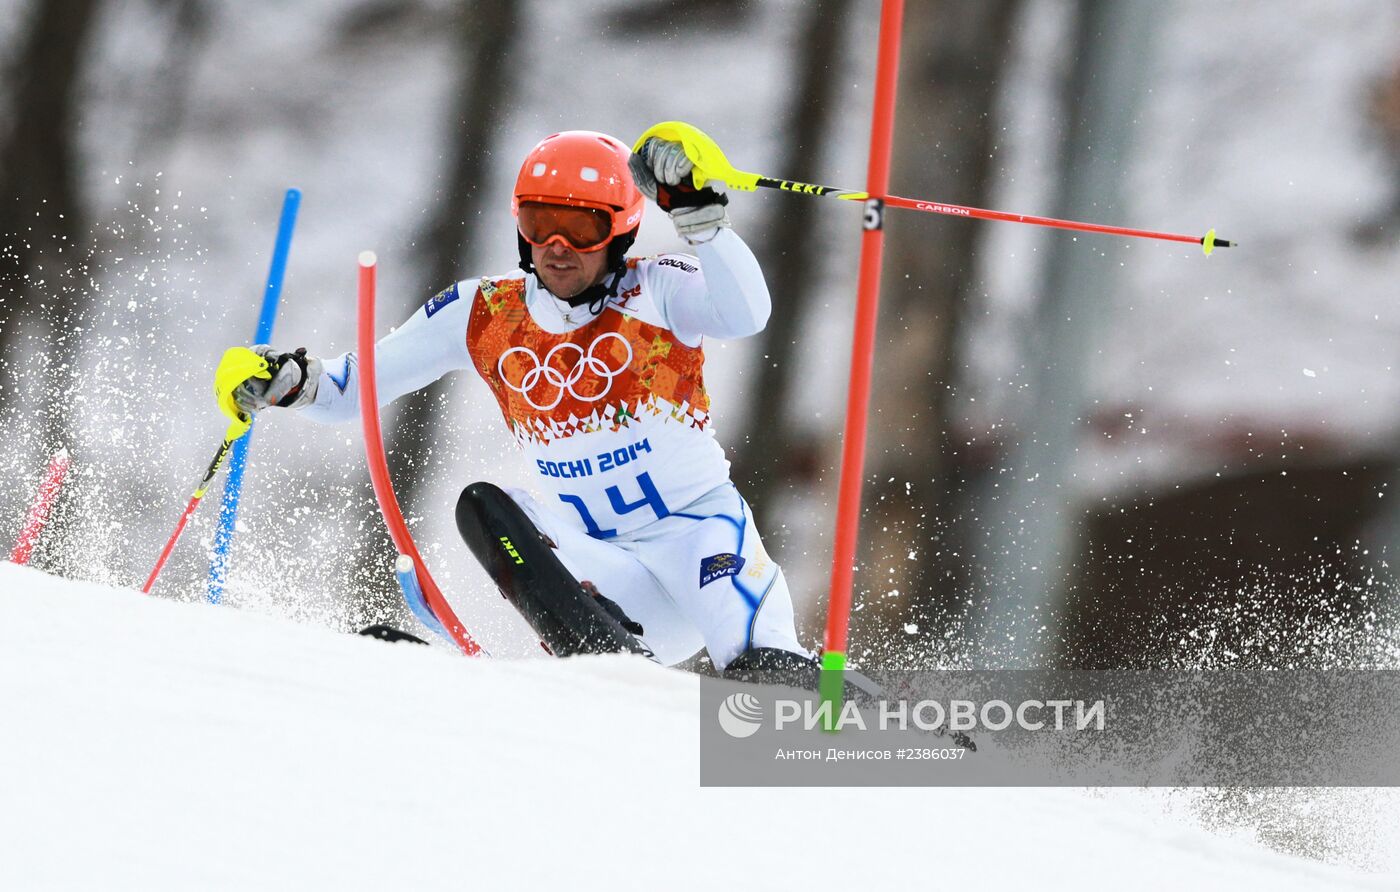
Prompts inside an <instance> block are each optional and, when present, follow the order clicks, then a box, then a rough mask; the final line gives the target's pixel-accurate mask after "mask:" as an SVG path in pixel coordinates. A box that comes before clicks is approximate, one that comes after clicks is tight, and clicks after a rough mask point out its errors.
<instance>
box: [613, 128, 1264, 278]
mask: <svg viewBox="0 0 1400 892" xmlns="http://www.w3.org/2000/svg"><path fill="white" fill-rule="evenodd" d="M652 137H656V138H658V139H665V140H671V141H674V142H679V143H681V144H682V145H684V146H685V152H686V155H688V156H689V157H690V159H691V160H692V161H693V162H694V163H695V170H694V173H693V175H692V177H693V181H694V184H695V188H697V189H701V188H704V185H705V183H706V182H708V181H710V180H719V181H720V182H722V183H725V184H726V185H728V186H729V187H730V188H733V189H739V190H742V191H744V192H753V191H754V190H756V189H780V190H782V191H784V192H793V193H796V194H798V195H815V196H819V197H823V198H840V199H844V200H846V201H865V202H867V209H866V213H867V214H871V213H873V214H876V215H878V214H880V213H881V206H880V203H883V204H884V205H888V206H890V207H896V208H907V209H908V210H911V211H923V212H925V213H929V214H945V215H947V216H950V217H964V218H971V219H977V220H1001V221H1003V222H1007V223H1029V224H1031V225H1033V226H1050V227H1054V228H1056V229H1073V230H1076V231H1078V232H1099V233H1103V234H1105V235H1122V236H1128V237H1129V238H1150V239H1158V240H1161V241H1167V242H1187V243H1190V244H1193V245H1200V246H1201V249H1202V250H1203V251H1204V252H1205V254H1206V256H1207V257H1209V256H1210V254H1211V252H1212V251H1214V250H1215V249H1216V248H1231V247H1234V246H1235V245H1238V244H1239V242H1231V241H1227V240H1226V239H1223V238H1218V237H1217V236H1216V234H1215V230H1214V229H1211V230H1208V231H1207V232H1206V234H1205V235H1183V234H1181V233H1176V232H1155V231H1153V230H1149V229H1130V228H1128V227H1126V226H1106V225H1104V224H1102V223H1083V222H1080V221H1078V220H1058V219H1056V218H1054V217H1037V216H1033V215H1031V214H1013V213H1011V212H1009V211H993V210H988V209H986V208H974V207H967V206H965V205H960V204H947V203H945V202H941V201H933V200H929V199H919V198H901V197H899V196H898V195H883V196H881V195H875V196H872V195H871V194H870V193H869V192H858V191H856V190H854V189H838V188H836V187H835V186H822V185H819V184H817V183H799V182H797V181H795V180H783V179H778V178H777V177H768V176H763V175H762V174H756V173H749V172H748V171H743V170H739V169H737V168H735V167H734V166H733V165H732V164H730V163H729V159H727V158H725V157H724V152H722V151H720V148H719V146H718V145H717V144H716V143H715V141H714V140H713V139H710V137H708V136H706V135H705V133H704V132H703V131H701V130H700V129H699V128H698V127H695V126H693V125H691V124H686V123H685V122H683V121H664V122H662V123H660V124H656V125H654V126H652V127H651V128H650V129H648V130H647V131H646V132H645V133H643V134H642V135H641V137H640V138H638V140H637V143H636V145H635V146H633V149H632V150H633V151H634V152H635V151H639V150H640V149H641V147H642V144H643V143H644V142H646V141H647V140H648V139H651V138H652ZM872 205H873V206H872Z"/></svg>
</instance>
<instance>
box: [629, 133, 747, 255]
mask: <svg viewBox="0 0 1400 892" xmlns="http://www.w3.org/2000/svg"><path fill="white" fill-rule="evenodd" d="M627 166H628V168H630V169H631V171H632V179H633V180H635V181H636V183H637V189H638V190H640V191H641V193H642V194H643V195H645V196H646V197H647V198H650V199H651V200H652V201H654V202H656V204H657V206H658V207H660V208H661V209H662V210H663V211H665V212H666V213H668V214H670V215H671V222H672V223H673V224H675V227H676V233H677V234H678V235H680V237H681V238H683V239H685V240H686V241H687V242H690V243H691V244H692V245H696V244H700V243H701V242H708V241H709V240H710V239H712V238H714V237H715V235H716V234H717V233H718V232H719V231H720V229H721V228H727V227H728V226H729V212H728V211H727V210H725V205H727V204H729V196H728V195H725V194H724V191H723V190H724V184H723V183H720V182H719V181H718V180H711V181H710V183H707V184H706V185H705V188H703V189H696V188H695V186H694V185H693V184H692V182H691V172H692V171H693V170H694V169H695V163H694V162H693V161H692V160H691V159H690V158H689V157H688V156H687V155H686V153H685V147H684V146H683V145H681V144H680V143H678V142H672V141H670V140H665V139H658V138H656V137H652V138H651V139H648V140H647V141H646V142H644V143H642V147H641V149H639V150H638V151H636V152H634V153H632V157H631V158H629V159H628V161H627ZM711 183H714V184H717V185H711Z"/></svg>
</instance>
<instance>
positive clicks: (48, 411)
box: [0, 0, 100, 446]
mask: <svg viewBox="0 0 1400 892" xmlns="http://www.w3.org/2000/svg"><path fill="white" fill-rule="evenodd" d="M99 7H100V2H99V0H41V2H40V3H39V4H38V7H37V9H36V10H34V11H33V12H32V13H31V21H30V26H29V30H28V33H27V34H26V35H25V37H24V38H23V44H22V47H23V48H22V49H21V50H20V52H19V54H18V56H17V58H16V60H15V64H14V67H13V69H12V70H11V71H10V73H9V76H8V77H7V78H6V80H7V82H8V84H7V86H8V88H9V90H10V91H11V95H10V115H9V117H10V121H11V122H12V123H11V126H10V128H9V131H8V133H6V134H5V135H4V141H3V144H0V263H3V267H2V268H4V270H5V271H4V276H5V277H6V278H10V284H9V285H8V287H6V288H5V289H4V292H3V293H0V362H3V361H7V358H9V357H15V356H19V355H25V354H28V355H32V354H33V352H34V351H32V350H29V351H21V349H20V347H19V342H20V339H21V329H22V328H23V327H24V326H25V325H27V324H32V323H34V322H38V323H39V324H41V325H43V326H45V327H48V328H49V329H50V330H51V332H52V337H51V338H50V340H49V344H48V346H49V349H48V350H46V351H45V356H44V360H45V361H46V362H47V363H48V364H49V370H50V373H49V378H48V381H47V388H46V389H47V391H48V392H47V393H46V394H44V395H42V396H41V397H40V399H41V411H42V412H43V419H44V422H43V433H44V440H45V441H46V446H53V445H55V444H57V443H59V442H61V441H62V440H63V439H64V435H65V433H66V427H67V419H66V413H65V411H64V405H63V403H64V401H63V400H61V399H56V398H55V397H56V396H57V395H60V394H63V393H65V392H66V389H67V388H66V385H65V381H66V380H67V378H69V377H70V376H71V369H72V365H73V357H74V355H75V353H76V350H75V347H74V344H73V343H72V341H71V340H70V339H69V338H68V337H67V336H66V333H67V323H69V322H70V321H72V320H73V319H74V318H75V317H78V316H81V314H82V310H83V304H84V301H83V299H82V295H83V294H84V293H85V292H84V291H83V289H82V287H81V285H80V284H79V283H81V282H82V279H81V278H80V277H81V276H83V275H84V274H85V273H86V264H85V261H84V260H83V259H82V254H81V252H82V251H83V247H82V246H80V242H83V241H85V240H84V239H82V238H81V236H82V234H83V233H84V232H85V231H86V230H85V227H84V225H83V222H82V220H83V212H82V211H83V209H82V206H81V202H80V201H79V198H78V186H77V175H76V165H77V157H76V155H77V149H76V145H75V142H76V141H75V138H74V129H75V127H74V125H75V118H76V109H77V104H78V96H77V86H78V84H79V81H80V77H81V73H82V63H83V62H84V61H85V59H86V56H85V54H84V49H85V48H86V46H87V38H88V35H89V33H90V32H91V30H92V25H93V22H94V21H95V20H96V17H97V11H98V9H99ZM60 295H62V299H60ZM6 377H7V378H8V377H9V376H6ZM15 398H16V396H15V394H14V393H13V388H8V389H3V390H0V405H3V404H6V403H9V402H10V401H11V400H14V399H15Z"/></svg>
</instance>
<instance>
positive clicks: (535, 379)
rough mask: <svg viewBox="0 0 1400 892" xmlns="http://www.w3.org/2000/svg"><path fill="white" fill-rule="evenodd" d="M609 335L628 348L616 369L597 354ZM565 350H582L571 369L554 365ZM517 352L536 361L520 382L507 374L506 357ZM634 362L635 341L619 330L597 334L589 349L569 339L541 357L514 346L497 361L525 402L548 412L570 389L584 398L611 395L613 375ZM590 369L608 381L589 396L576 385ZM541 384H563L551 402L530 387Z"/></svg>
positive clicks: (507, 381)
mask: <svg viewBox="0 0 1400 892" xmlns="http://www.w3.org/2000/svg"><path fill="white" fill-rule="evenodd" d="M608 338H616V339H617V340H618V341H620V342H621V343H622V346H623V347H624V348H625V349H626V350H627V358H626V359H624V360H623V361H622V365H621V366H619V367H618V368H616V369H614V368H612V367H610V366H609V365H608V363H607V362H606V361H605V360H604V359H601V358H599V357H597V356H595V355H594V353H595V352H596V351H597V349H598V345H599V344H601V343H603V342H604V341H605V340H607V339H608ZM563 350H573V351H575V352H576V353H577V354H578V361H577V362H575V363H574V365H573V368H571V369H569V370H568V371H567V372H564V371H560V370H559V369H557V368H555V367H554V366H552V365H550V362H551V361H552V360H553V359H554V357H555V356H556V355H557V354H559V353H560V352H561V351H563ZM514 353H519V354H522V355H523V356H525V357H528V359H529V362H531V363H533V365H532V367H531V368H530V369H529V370H528V371H527V372H525V375H524V376H523V377H522V378H521V379H520V381H519V383H514V382H512V381H511V380H510V378H508V377H507V376H506V359H507V358H508V357H510V356H511V354H514ZM631 365H632V343H631V342H630V341H628V340H627V338H625V337H623V336H622V335H620V334H618V333H617V332H615V331H609V332H605V333H603V334H600V335H598V337H596V338H594V339H593V343H592V344H590V345H589V346H588V350H586V351H585V350H584V349H583V348H582V347H580V346H579V345H578V344H573V343H570V342H568V341H565V342H564V343H562V344H556V345H555V346H554V347H553V348H552V349H551V350H550V351H549V352H548V353H546V354H545V355H544V359H543V360H541V359H540V357H539V354H537V353H535V351H533V350H531V349H530V348H529V347H511V348H510V349H509V350H507V351H506V352H504V353H502V354H501V358H500V360H499V361H498V362H497V363H496V373H497V374H498V375H500V377H501V381H502V382H503V383H504V384H505V385H506V386H507V387H509V388H510V389H511V390H514V391H515V392H516V393H518V394H520V395H521V396H523V397H525V402H527V403H529V404H530V405H531V406H534V407H535V409H537V410H538V411H540V412H548V411H549V410H550V409H553V408H554V407H555V406H557V405H559V403H560V402H562V401H563V399H564V394H566V393H567V394H568V395H569V396H571V397H573V398H574V399H576V400H579V401H581V402H585V403H596V402H597V401H598V400H600V399H602V398H603V397H605V396H607V394H608V391H609V390H610V389H611V388H612V382H613V379H614V378H616V377H617V376H618V375H620V374H622V373H623V372H625V371H627V369H628V368H629V367H630V366H631ZM586 372H592V373H593V374H594V375H597V376H598V377H599V378H602V379H604V382H605V383H604V385H603V389H602V390H600V391H599V392H598V393H597V394H595V395H593V396H586V395H584V394H581V393H579V392H578V391H576V390H574V385H575V384H577V383H578V382H579V380H580V379H581V378H583V376H584V373H586ZM540 384H547V385H550V386H552V387H557V388H559V392H558V393H556V394H555V395H554V400H553V401H552V402H550V403H549V404H547V405H540V404H539V403H537V402H535V400H534V398H533V397H531V396H530V391H532V390H534V389H535V388H536V387H537V386H539V385H540Z"/></svg>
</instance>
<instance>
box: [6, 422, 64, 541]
mask: <svg viewBox="0 0 1400 892" xmlns="http://www.w3.org/2000/svg"><path fill="white" fill-rule="evenodd" d="M68 465H69V458H68V450H67V449H60V450H58V451H57V452H55V453H54V454H53V458H51V459H49V468H48V470H47V471H45V472H44V478H43V479H42V480H40V481H39V488H38V489H37V490H35V491H34V501H32V502H30V503H29V514H28V516H26V517H25V519H24V526H23V527H21V528H20V531H19V535H18V536H17V537H16V538H15V547H14V550H13V551H11V552H10V562H11V563H15V564H20V565H24V564H27V563H29V557H30V555H32V554H33V553H34V546H35V545H37V544H38V543H39V534H40V533H42V532H43V531H44V526H45V524H47V523H48V522H49V514H50V513H51V512H52V511H53V503H54V501H55V500H56V499H57V498H58V491H59V490H60V489H62V488H63V481H64V479H65V478H66V477H67V476H68Z"/></svg>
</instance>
